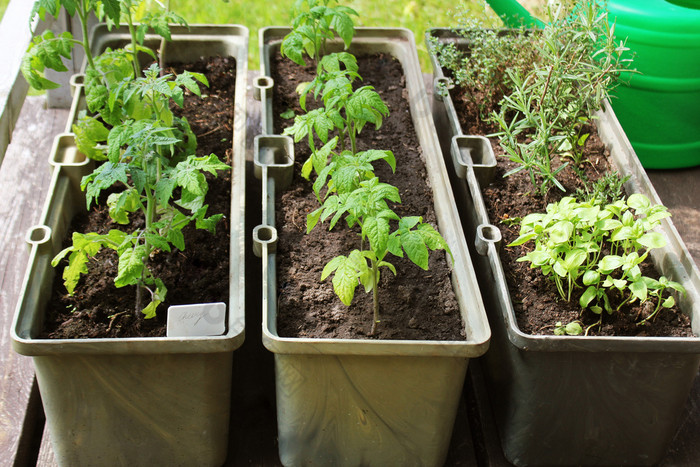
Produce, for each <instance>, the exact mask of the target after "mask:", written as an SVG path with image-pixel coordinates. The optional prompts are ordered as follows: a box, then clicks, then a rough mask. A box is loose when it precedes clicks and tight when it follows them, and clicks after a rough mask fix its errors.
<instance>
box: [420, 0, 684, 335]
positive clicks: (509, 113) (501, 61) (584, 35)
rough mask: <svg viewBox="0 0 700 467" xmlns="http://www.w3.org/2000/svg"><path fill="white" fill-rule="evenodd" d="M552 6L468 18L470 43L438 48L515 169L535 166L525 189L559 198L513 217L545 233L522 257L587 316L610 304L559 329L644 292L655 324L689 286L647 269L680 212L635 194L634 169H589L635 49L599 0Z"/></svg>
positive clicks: (525, 238)
mask: <svg viewBox="0 0 700 467" xmlns="http://www.w3.org/2000/svg"><path fill="white" fill-rule="evenodd" d="M552 5H555V6H552ZM546 13H547V17H548V18H547V21H546V22H545V25H544V26H543V27H542V28H541V29H535V30H524V29H520V30H497V29H484V28H482V27H480V26H481V25H479V24H476V23H475V22H474V21H473V20H467V21H466V22H465V23H464V24H463V26H464V28H462V29H460V30H458V32H459V34H461V35H462V36H463V37H465V38H468V39H469V41H468V42H469V44H468V47H469V50H464V49H462V48H460V47H459V46H458V45H457V44H455V43H454V42H449V41H440V40H439V38H438V37H434V38H433V39H432V41H431V48H432V49H433V51H434V52H435V54H436V56H437V58H438V60H439V62H440V64H441V66H442V67H443V68H444V69H445V70H447V71H448V73H449V76H450V78H451V80H452V81H453V83H454V84H456V85H460V86H463V87H464V89H465V91H466V94H467V96H468V97H467V99H469V100H471V101H472V103H473V104H475V105H476V106H477V109H478V114H479V117H478V118H481V119H482V120H483V121H485V122H486V123H487V124H489V125H490V126H491V128H492V129H493V133H492V134H491V135H490V136H496V137H498V138H499V142H500V146H501V148H502V149H503V152H504V155H503V156H502V157H504V158H507V159H508V160H510V162H512V163H513V164H512V165H513V168H512V169H510V170H507V171H506V172H505V174H504V177H510V176H513V175H515V174H517V173H519V172H524V173H526V174H527V175H528V177H527V178H528V179H529V181H530V184H531V186H532V188H533V190H532V192H530V193H524V194H523V196H531V197H539V198H540V199H545V200H547V199H558V201H555V202H550V203H548V204H547V206H546V209H545V212H544V213H532V214H528V215H525V216H524V217H523V218H522V219H519V218H514V219H512V220H511V219H507V220H508V221H510V222H514V223H516V224H519V225H520V232H519V237H518V238H517V239H515V240H514V241H512V242H511V243H510V244H509V245H508V246H509V247H516V246H526V245H530V244H534V247H533V249H530V250H528V251H527V253H526V254H525V255H524V256H522V257H521V258H519V259H518V261H519V262H529V263H530V265H531V268H535V269H538V270H539V271H541V273H542V274H543V275H544V276H545V277H547V278H549V279H550V280H551V281H553V282H554V284H555V285H556V289H557V291H558V294H559V296H560V298H561V299H562V300H565V301H573V300H577V301H578V304H579V305H580V314H581V317H582V315H583V313H584V311H586V310H588V311H590V312H592V313H593V314H594V315H597V316H598V319H597V320H596V321H595V322H594V323H593V324H589V325H587V326H584V325H583V321H582V320H580V319H579V320H576V321H573V322H571V323H561V322H558V323H557V324H556V326H555V334H559V335H561V334H568V335H578V334H586V335H587V334H589V332H590V331H591V330H593V329H595V328H598V329H600V328H601V326H602V323H603V315H604V314H608V315H612V314H614V313H618V312H620V311H621V310H622V309H623V308H624V307H625V306H626V305H628V304H632V303H634V302H638V303H641V304H650V305H648V306H643V307H641V309H643V310H645V311H644V312H640V315H638V316H637V317H636V318H635V320H636V322H637V325H638V326H643V325H645V324H647V323H648V322H649V321H650V320H653V319H654V318H655V317H656V316H657V315H658V313H659V311H660V310H661V309H663V308H672V307H674V305H675V299H674V294H679V293H680V294H682V293H684V289H683V287H682V286H681V285H680V284H679V283H677V282H674V281H672V280H669V279H668V278H666V277H663V276H662V277H660V278H658V279H655V278H652V277H649V276H648V275H645V274H643V273H642V270H643V269H644V267H643V263H644V262H645V261H647V259H648V257H649V253H650V251H651V250H653V249H655V248H663V247H664V246H665V244H666V241H665V238H664V237H663V235H661V234H660V233H658V232H656V231H654V229H655V228H656V227H658V226H659V225H660V222H661V220H662V219H664V218H666V217H668V216H670V213H669V212H668V210H667V209H666V208H665V207H664V206H661V205H652V204H651V202H650V201H649V199H647V198H646V197H645V196H643V195H641V194H633V195H631V196H629V197H626V193H625V191H624V183H625V182H626V180H627V178H621V177H620V176H619V175H618V174H617V173H616V172H607V173H605V174H601V175H599V178H597V179H592V180H589V179H588V178H587V176H586V175H584V171H583V170H582V168H583V166H584V165H585V164H587V163H589V161H587V160H586V157H585V155H584V147H585V145H586V142H587V141H588V138H589V136H590V132H591V123H592V121H593V120H594V118H595V117H594V114H595V112H596V111H597V110H598V109H600V108H601V107H602V105H603V102H604V101H605V100H606V99H607V98H608V97H609V93H610V91H611V90H613V89H614V88H615V86H617V85H618V84H619V76H620V74H621V73H622V72H624V71H629V69H630V67H631V54H630V53H629V50H628V48H627V47H626V46H625V43H624V41H619V40H616V39H615V26H614V24H611V23H610V22H609V18H608V16H607V13H606V11H605V9H604V8H603V7H601V5H600V4H599V2H595V1H579V2H575V4H574V5H571V6H570V7H568V8H565V7H563V6H562V5H561V4H550V5H549V6H548V7H547V8H546ZM445 92H447V90H445ZM564 170H568V171H572V172H573V173H575V174H577V176H578V177H579V178H580V182H581V184H580V186H581V187H580V188H578V189H577V191H576V193H567V192H566V189H565V187H564V185H563V184H562V183H561V182H560V179H559V178H560V174H562V173H563V171H564ZM552 189H554V191H555V192H556V193H551V192H550V191H551V190H552ZM562 196H563V198H562ZM510 222H509V223H510ZM649 308H650V311H648V310H649ZM647 311H648V312H647ZM641 315H644V316H641Z"/></svg>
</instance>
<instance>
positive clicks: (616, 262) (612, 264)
mask: <svg viewBox="0 0 700 467" xmlns="http://www.w3.org/2000/svg"><path fill="white" fill-rule="evenodd" d="M623 264H624V261H623V259H622V257H621V256H618V255H607V256H604V257H603V259H601V260H600V261H599V262H598V268H599V269H600V272H601V273H602V274H610V273H611V272H612V271H614V270H615V269H617V268H619V267H622V265H623Z"/></svg>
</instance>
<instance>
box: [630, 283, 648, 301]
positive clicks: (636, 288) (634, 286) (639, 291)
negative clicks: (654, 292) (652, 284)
mask: <svg viewBox="0 0 700 467" xmlns="http://www.w3.org/2000/svg"><path fill="white" fill-rule="evenodd" d="M629 290H630V292H632V295H634V296H635V297H637V298H638V299H639V301H640V302H643V301H644V300H646V299H647V285H646V282H644V280H642V279H639V280H637V281H634V282H632V283H630V285H629Z"/></svg>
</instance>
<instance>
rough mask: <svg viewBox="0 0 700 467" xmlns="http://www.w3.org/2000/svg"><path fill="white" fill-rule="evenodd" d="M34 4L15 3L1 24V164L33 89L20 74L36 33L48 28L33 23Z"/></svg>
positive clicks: (11, 5) (11, 3) (7, 11)
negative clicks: (23, 104) (29, 91)
mask: <svg viewBox="0 0 700 467" xmlns="http://www.w3.org/2000/svg"><path fill="white" fill-rule="evenodd" d="M33 4H34V2H29V1H26V0H12V1H11V2H10V3H9V5H8V6H7V10H5V14H4V16H3V18H2V22H1V23H0V44H3V47H0V63H2V68H3V72H2V73H0V164H2V161H3V156H4V155H5V151H6V148H7V145H8V144H10V141H11V139H12V130H13V129H14V127H15V122H16V120H17V118H18V116H19V113H20V110H21V108H22V102H23V101H24V98H25V96H26V95H27V90H28V89H29V85H28V84H27V82H26V81H25V79H24V77H23V76H22V74H21V73H20V71H19V68H20V63H21V61H22V56H23V55H24V51H25V50H27V46H28V45H29V42H30V41H31V39H32V36H33V34H34V33H35V32H38V30H40V29H41V28H43V27H44V25H43V24H39V23H35V24H33V25H31V26H30V24H29V13H30V12H31V9H32V5H33Z"/></svg>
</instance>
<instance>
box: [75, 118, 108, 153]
mask: <svg viewBox="0 0 700 467" xmlns="http://www.w3.org/2000/svg"><path fill="white" fill-rule="evenodd" d="M73 133H74V134H75V144H76V146H77V147H78V150H79V151H80V152H81V153H83V154H84V155H85V156H86V157H87V158H89V159H92V160H96V161H103V160H106V159H107V156H106V154H105V151H104V148H103V147H101V146H102V144H100V143H105V142H106V141H107V137H108V136H109V130H108V129H107V127H105V126H104V124H103V123H102V122H100V121H99V120H98V119H96V118H94V117H89V116H83V117H81V118H80V119H79V120H78V122H77V123H75V124H74V125H73Z"/></svg>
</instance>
